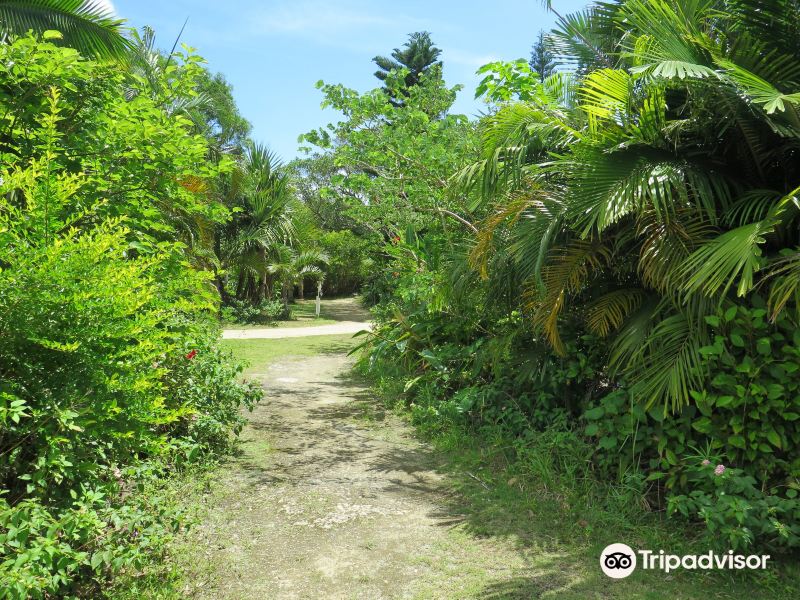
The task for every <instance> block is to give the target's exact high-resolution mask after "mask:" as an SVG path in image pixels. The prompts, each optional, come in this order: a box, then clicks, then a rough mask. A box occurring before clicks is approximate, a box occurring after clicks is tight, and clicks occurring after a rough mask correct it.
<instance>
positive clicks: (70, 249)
mask: <svg viewBox="0 0 800 600" xmlns="http://www.w3.org/2000/svg"><path fill="white" fill-rule="evenodd" d="M196 62H197V61H196V59H195V58H193V57H187V58H186V60H185V61H184V62H182V63H179V66H178V65H176V69H175V71H174V73H175V75H174V76H173V77H172V78H171V79H170V80H169V81H168V82H167V83H168V84H169V87H170V89H169V90H168V91H167V92H165V93H167V94H169V95H170V100H169V102H165V99H164V98H162V97H159V95H158V94H155V93H150V92H151V91H152V90H145V89H142V86H144V85H145V82H144V81H143V80H138V79H136V78H132V79H126V75H125V74H124V72H121V71H120V70H119V69H115V68H112V67H107V66H102V65H98V64H96V63H93V62H91V61H86V60H84V59H82V58H81V57H80V56H79V55H78V54H77V53H76V52H75V51H74V50H71V49H68V48H61V47H57V46H55V45H52V44H49V43H45V42H40V41H37V40H35V39H34V38H32V37H26V38H21V39H18V40H15V41H9V42H8V43H5V42H4V43H2V44H0V90H1V91H2V93H0V107H1V108H2V110H1V111H0V112H1V113H2V115H3V116H2V118H0V124H1V125H2V127H3V138H2V144H0V159H1V160H0V164H2V166H0V425H2V429H0V488H2V492H0V582H2V584H0V597H10V598H20V599H21V598H42V597H55V596H58V597H61V596H84V597H96V596H97V595H99V594H100V593H101V587H102V582H103V581H104V580H105V579H106V578H107V577H108V576H110V575H112V574H113V573H115V572H118V571H120V570H121V569H127V570H129V571H133V572H135V570H136V569H137V568H139V567H140V566H141V565H142V564H143V561H145V560H147V559H148V557H150V556H152V554H153V553H154V552H158V551H159V549H160V548H162V547H163V544H164V542H165V541H166V539H167V538H168V534H169V531H170V530H171V529H174V528H175V527H176V524H177V523H178V519H177V517H178V515H176V514H173V513H172V512H170V511H166V509H162V508H159V506H158V502H157V501H153V499H152V498H148V497H146V496H142V495H140V494H138V493H137V489H138V487H139V486H140V485H142V484H143V483H144V482H145V481H147V480H148V479H151V478H153V477H157V476H163V475H164V474H166V473H168V472H169V471H170V470H174V469H176V468H183V466H185V465H188V464H191V463H196V462H198V461H199V460H201V458H203V457H205V456H209V455H210V454H212V453H213V452H216V451H219V450H223V449H226V448H228V447H229V446H230V442H231V436H232V435H233V434H234V433H236V432H238V430H239V429H240V428H241V425H242V418H241V415H240V409H241V408H243V407H250V408H252V406H253V404H254V403H255V402H256V401H257V400H258V398H259V396H260V391H259V390H258V389H257V388H255V387H253V386H250V385H246V384H243V383H241V382H240V381H239V375H240V373H241V367H239V366H236V365H232V364H230V363H229V360H228V357H226V356H225V355H224V353H222V352H221V351H220V349H219V348H218V341H217V340H218V338H219V331H218V326H217V325H216V323H215V318H216V314H217V296H216V290H215V289H214V287H213V286H212V285H211V277H212V276H211V274H209V273H206V272H204V271H202V270H201V269H199V268H196V266H194V265H197V264H198V262H199V258H198V257H199V256H201V255H203V254H204V253H205V252H206V251H207V248H203V247H202V245H201V244H200V243H199V242H198V241H197V240H198V239H199V238H200V237H201V236H198V235H197V232H198V231H199V230H201V229H203V227H205V225H207V224H208V223H209V222H215V221H220V222H221V221H223V220H224V219H226V218H227V214H228V211H227V210H226V209H225V208H224V207H223V206H221V205H219V204H218V203H216V202H214V201H213V200H212V199H211V198H210V197H209V196H208V195H207V193H206V188H204V186H203V185H202V178H203V177H212V176H214V175H215V174H217V173H219V172H220V169H222V168H225V161H222V162H221V163H208V162H207V161H206V154H207V151H208V148H207V145H206V143H205V141H204V140H203V139H202V138H200V137H197V136H193V135H191V133H190V123H189V121H188V120H187V119H186V118H185V117H183V116H182V115H180V114H177V113H175V112H173V109H174V104H172V102H173V101H174V100H175V97H181V96H183V97H184V98H189V97H191V96H192V92H191V89H192V80H193V77H194V75H195V74H196V69H195V67H196ZM67 115H68V116H69V118H67Z"/></svg>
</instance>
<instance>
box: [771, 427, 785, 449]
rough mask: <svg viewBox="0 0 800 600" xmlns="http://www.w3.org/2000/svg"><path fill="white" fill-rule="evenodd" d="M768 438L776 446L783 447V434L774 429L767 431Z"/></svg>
mask: <svg viewBox="0 0 800 600" xmlns="http://www.w3.org/2000/svg"><path fill="white" fill-rule="evenodd" d="M767 439H768V440H769V443H770V444H772V445H773V446H775V447H776V448H783V444H782V443H781V436H779V435H778V432H777V431H775V430H774V429H773V430H771V431H768V432H767Z"/></svg>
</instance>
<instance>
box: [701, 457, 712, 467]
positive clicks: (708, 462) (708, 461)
mask: <svg viewBox="0 0 800 600" xmlns="http://www.w3.org/2000/svg"><path fill="white" fill-rule="evenodd" d="M700 464H702V465H703V466H704V467H706V466H708V465H710V464H711V461H710V460H708V459H707V458H706V459H705V460H703V462H702V463H700Z"/></svg>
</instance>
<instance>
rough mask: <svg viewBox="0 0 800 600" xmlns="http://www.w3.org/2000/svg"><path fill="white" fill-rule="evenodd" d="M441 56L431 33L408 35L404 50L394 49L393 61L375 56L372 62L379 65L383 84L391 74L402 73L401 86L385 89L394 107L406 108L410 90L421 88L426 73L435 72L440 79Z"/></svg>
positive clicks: (379, 75) (376, 74)
mask: <svg viewBox="0 0 800 600" xmlns="http://www.w3.org/2000/svg"><path fill="white" fill-rule="evenodd" d="M441 53H442V51H441V50H440V49H439V48H437V47H436V46H434V44H433V40H432V39H431V34H430V33H429V32H427V31H417V32H415V33H411V34H409V36H408V41H407V42H406V43H405V44H403V49H402V50H401V49H400V48H395V49H394V51H393V52H392V57H391V58H387V57H385V56H376V57H375V58H373V59H372V61H373V62H374V63H375V64H376V65H378V71H376V72H375V77H377V78H378V79H380V80H381V81H386V80H387V79H391V78H390V75H391V74H392V73H393V72H395V73H399V72H401V71H402V72H403V85H402V87H400V88H397V87H393V86H391V85H388V86H386V87H385V88H384V92H386V94H387V95H388V96H389V97H390V98H391V102H392V104H393V105H394V106H397V107H402V106H403V105H404V100H403V98H404V96H407V95H408V88H411V87H413V86H415V85H419V83H420V81H421V79H422V76H423V75H424V74H431V73H436V76H441V70H442V63H441V61H437V60H436V59H437V58H439V55H440V54H441Z"/></svg>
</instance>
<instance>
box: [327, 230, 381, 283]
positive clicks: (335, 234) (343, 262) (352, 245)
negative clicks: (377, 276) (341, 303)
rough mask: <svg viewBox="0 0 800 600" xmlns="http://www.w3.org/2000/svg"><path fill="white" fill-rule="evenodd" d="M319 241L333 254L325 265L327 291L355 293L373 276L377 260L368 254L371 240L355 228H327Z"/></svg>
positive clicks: (329, 254) (328, 254)
mask: <svg viewBox="0 0 800 600" xmlns="http://www.w3.org/2000/svg"><path fill="white" fill-rule="evenodd" d="M319 245H320V248H322V250H323V252H325V254H326V255H327V256H328V257H329V259H328V264H327V265H326V267H325V272H326V277H325V287H324V291H325V293H326V294H327V295H331V296H336V295H339V294H352V293H353V292H355V291H357V290H358V288H359V287H360V286H361V283H362V282H363V281H365V280H366V279H367V278H368V277H369V276H370V274H371V268H372V265H373V261H372V259H371V258H370V257H369V255H368V248H367V242H366V240H364V239H363V238H361V237H359V236H357V235H355V234H354V233H353V232H352V231H350V230H347V229H345V230H341V231H328V232H325V233H324V234H323V235H322V236H321V237H320V239H319Z"/></svg>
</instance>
